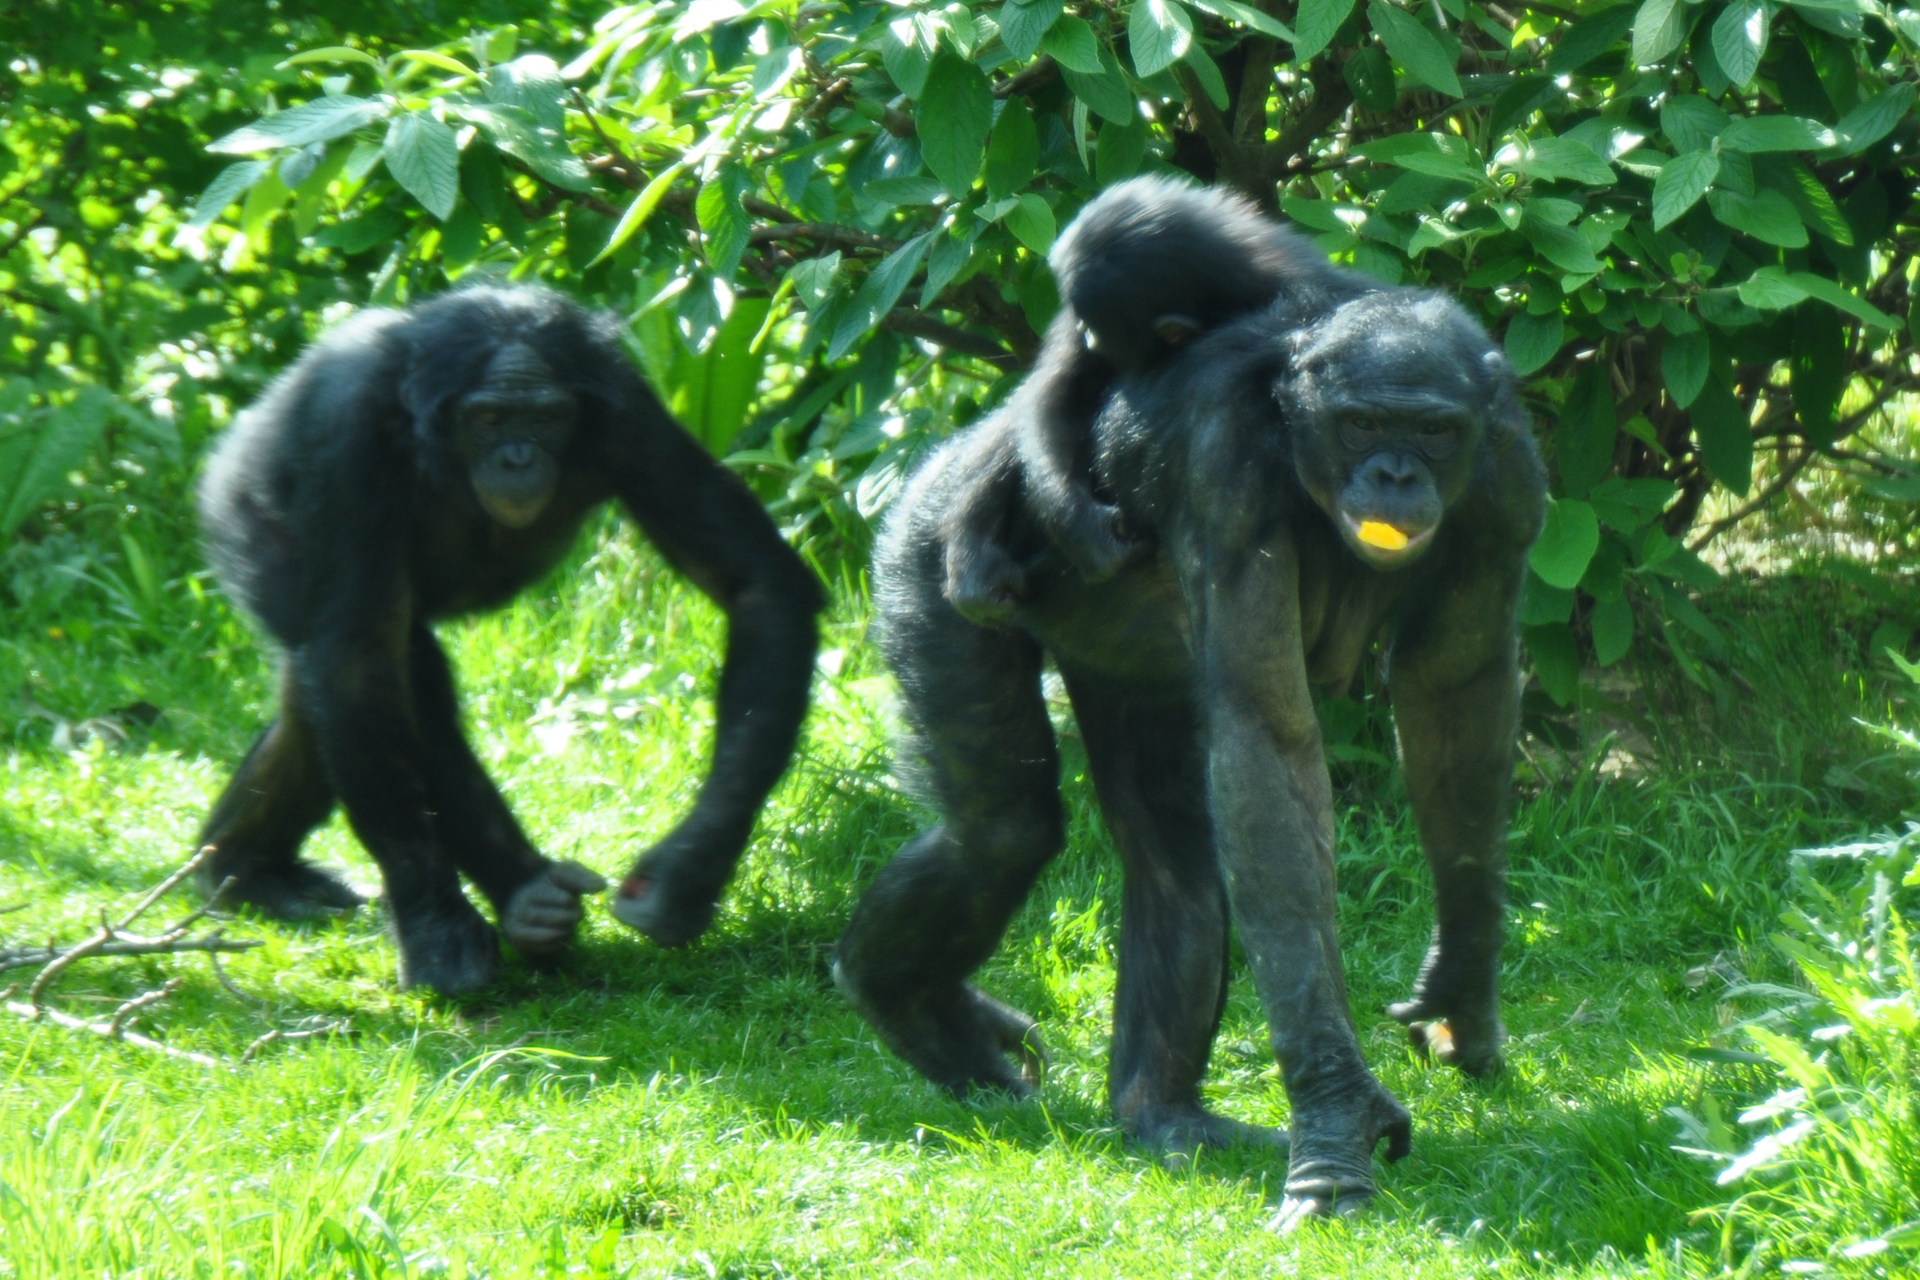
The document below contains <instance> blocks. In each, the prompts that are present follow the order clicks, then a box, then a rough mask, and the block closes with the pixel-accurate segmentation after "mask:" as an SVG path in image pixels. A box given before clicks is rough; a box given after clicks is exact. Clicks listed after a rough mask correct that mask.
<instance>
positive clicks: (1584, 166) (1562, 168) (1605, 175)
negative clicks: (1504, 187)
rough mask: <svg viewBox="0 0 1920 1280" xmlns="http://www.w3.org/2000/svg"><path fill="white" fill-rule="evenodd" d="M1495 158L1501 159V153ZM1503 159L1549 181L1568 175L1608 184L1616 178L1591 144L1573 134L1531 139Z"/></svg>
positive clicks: (1579, 179)
mask: <svg viewBox="0 0 1920 1280" xmlns="http://www.w3.org/2000/svg"><path fill="white" fill-rule="evenodd" d="M1503 154H1504V153H1503ZM1494 158H1495V159H1496V160H1500V157H1499V156H1495V157H1494ZM1500 162H1501V163H1502V164H1505V165H1506V166H1507V167H1508V168H1510V169H1517V170H1518V171H1519V172H1521V173H1524V174H1527V175H1529V176H1531V177H1535V178H1539V179H1541V180H1543V181H1546V182H1554V181H1557V180H1559V179H1562V178H1569V179H1572V180H1573V181H1575V182H1584V183H1586V184H1587V185H1588V186H1594V187H1604V186H1609V185H1611V184H1612V182H1613V166H1612V165H1610V164H1608V163H1607V162H1606V161H1605V160H1602V159H1601V158H1600V156H1599V153H1598V152H1596V151H1595V150H1594V149H1593V148H1592V147H1589V146H1587V145H1586V144H1585V143H1583V142H1576V141H1575V140H1574V139H1572V138H1541V139H1539V140H1538V141H1530V142H1527V143H1526V144H1525V145H1523V146H1521V147H1520V148H1518V154H1517V155H1515V156H1514V157H1513V159H1511V160H1501V161H1500Z"/></svg>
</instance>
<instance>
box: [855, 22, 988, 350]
mask: <svg viewBox="0 0 1920 1280" xmlns="http://www.w3.org/2000/svg"><path fill="white" fill-rule="evenodd" d="M947 56H951V55H947ZM967 65H968V66H969V67H972V66H973V64H972V63H967ZM934 69H935V71H938V70H939V67H938V65H937V64H936V65H935V68H934ZM974 70H976V71H978V70H979V68H977V67H974ZM932 240H933V233H932V232H930V231H929V232H923V233H921V234H920V235H917V236H915V237H914V238H913V239H911V240H909V241H907V242H906V243H905V244H903V245H901V246H900V247H899V248H898V249H895V250H894V251H893V252H892V253H890V254H888V255H887V257H886V259H885V260H884V261H883V262H881V263H880V265H879V266H877V267H875V268H874V269H873V270H872V271H870V272H868V273H867V278H866V280H865V281H864V282H863V283H862V284H861V285H860V292H859V293H857V294H855V295H854V298H853V305H852V306H850V307H848V308H847V312H846V314H845V315H843V316H841V317H840V323H839V324H838V325H837V326H835V328H834V331H833V341H832V342H830V343H828V344H827V359H829V360H838V359H839V358H840V357H841V356H844V355H845V354H847V352H849V351H851V350H852V349H853V344H854V343H856V342H858V341H859V340H860V338H861V337H862V336H863V335H865V334H867V333H869V332H871V331H872V330H874V329H876V328H878V327H879V325H880V322H881V321H882V320H884V319H886V316H887V313H888V312H889V311H892V310H893V304H894V303H896V302H898V301H900V295H901V294H902V293H905V292H906V289H907V285H908V284H909V283H910V282H911V281H912V280H913V273H914V272H915V271H918V270H919V269H920V260H921V259H922V258H924V257H926V256H927V249H928V248H929V247H930V245H931V242H932Z"/></svg>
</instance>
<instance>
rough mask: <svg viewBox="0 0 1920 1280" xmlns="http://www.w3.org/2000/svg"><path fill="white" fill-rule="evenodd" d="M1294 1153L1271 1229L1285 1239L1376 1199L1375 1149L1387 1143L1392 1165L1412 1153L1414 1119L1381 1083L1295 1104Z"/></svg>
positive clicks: (1292, 1152)
mask: <svg viewBox="0 0 1920 1280" xmlns="http://www.w3.org/2000/svg"><path fill="white" fill-rule="evenodd" d="M1289 1132H1290V1135H1291V1137H1292V1139H1293V1142H1292V1151H1291V1153H1290V1155H1289V1158H1288V1161H1287V1185H1286V1193H1285V1196H1284V1198H1283V1199H1282V1200H1281V1201H1280V1209H1279V1211H1278V1212H1277V1213H1275V1214H1274V1215H1273V1218H1272V1219H1271V1220H1270V1221H1269V1222H1268V1223H1267V1229H1268V1230H1270V1231H1278V1232H1281V1233H1285V1232H1288V1231H1292V1230H1293V1229H1294V1228H1296V1227H1298V1226H1299V1225H1300V1224H1301V1223H1302V1222H1304V1221H1306V1220H1307V1219H1308V1218H1325V1217H1340V1218H1344V1217H1348V1216H1350V1215H1352V1214H1354V1213H1357V1212H1359V1211H1360V1210H1361V1209H1362V1208H1364V1207H1366V1203H1367V1201H1369V1200H1371V1199H1372V1198H1373V1194H1374V1186H1373V1149H1374V1148H1375V1147H1376V1146H1378V1145H1379V1144H1380V1143H1381V1142H1382V1141H1383V1140H1384V1141H1385V1142H1386V1144H1387V1152H1386V1154H1387V1159H1388V1160H1389V1161H1393V1160H1399V1159H1401V1158H1402V1157H1404V1156H1405V1155H1406V1154H1407V1152H1408V1151H1410V1150H1412V1148H1413V1117H1412V1116H1410V1115H1409V1114H1408V1113H1407V1109H1406V1108H1405V1107H1403V1106H1401V1105H1400V1102H1399V1099H1397V1098H1395V1097H1394V1096H1393V1095H1392V1094H1390V1093H1388V1092H1387V1091H1386V1089H1385V1088H1383V1087H1382V1086H1381V1085H1380V1084H1379V1083H1378V1082H1376V1081H1374V1080H1373V1079H1372V1078H1371V1077H1369V1078H1368V1080H1367V1082H1366V1086H1365V1088H1364V1089H1362V1090H1361V1091H1359V1092H1357V1093H1352V1094H1348V1095H1345V1096H1342V1097H1335V1098H1328V1099H1324V1100H1320V1101H1316V1102H1313V1103H1311V1104H1308V1103H1304V1102H1303V1101H1301V1100H1299V1099H1296V1100H1295V1102H1294V1109H1293V1128H1292V1129H1291V1130H1290V1131H1289Z"/></svg>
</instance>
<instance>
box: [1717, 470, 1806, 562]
mask: <svg viewBox="0 0 1920 1280" xmlns="http://www.w3.org/2000/svg"><path fill="white" fill-rule="evenodd" d="M1819 456H1820V453H1819V450H1817V449H1802V450H1801V451H1800V454H1799V456H1798V457H1796V458H1794V460H1793V461H1792V462H1789V463H1788V464H1787V465H1786V466H1784V467H1782V468H1781V469H1780V474H1779V475H1777V476H1775V477H1774V478H1773V481H1772V483H1770V484H1768V485H1767V486H1766V487H1765V488H1764V489H1762V490H1760V492H1759V493H1756V494H1754V495H1753V498H1752V500H1750V501H1748V502H1745V503H1743V504H1741V506H1740V508H1739V510H1737V511H1734V512H1732V513H1731V514H1729V515H1724V516H1722V517H1720V518H1719V519H1718V520H1715V521H1714V522H1713V523H1712V524H1710V525H1708V526H1707V527H1706V530H1705V531H1704V532H1703V533H1701V535H1700V536H1699V537H1697V538H1695V539H1694V540H1693V541H1692V542H1689V543H1688V544H1687V550H1689V551H1693V552H1698V551H1699V550H1700V549H1701V548H1703V547H1705V546H1706V545H1707V544H1708V543H1709V542H1712V541H1713V540H1714V539H1715V538H1717V537H1719V536H1720V535H1721V534H1722V533H1724V532H1726V531H1727V530H1728V529H1731V528H1732V527H1733V526H1734V525H1736V524H1739V523H1740V522H1741V521H1742V520H1745V519H1746V518H1747V517H1748V516H1750V515H1752V514H1753V513H1754V512H1756V511H1758V510H1760V508H1762V507H1764V506H1766V505H1767V504H1768V503H1769V502H1772V501H1773V500H1774V498H1775V497H1776V496H1778V495H1779V493H1780V491H1781V490H1782V489H1784V488H1786V487H1787V486H1788V485H1790V484H1792V483H1793V481H1794V478H1795V477H1796V476H1798V475H1799V474H1800V473H1801V472H1802V471H1804V470H1805V469H1806V466H1807V464H1808V463H1809V462H1812V461H1813V460H1814V459H1815V458H1817V457H1819Z"/></svg>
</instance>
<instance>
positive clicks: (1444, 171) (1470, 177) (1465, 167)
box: [1353, 133, 1487, 186]
mask: <svg viewBox="0 0 1920 1280" xmlns="http://www.w3.org/2000/svg"><path fill="white" fill-rule="evenodd" d="M1353 153H1354V154H1355V155H1357V156H1360V157H1361V158H1363V159H1366V160H1372V161H1375V162H1377V163H1381V164H1391V165H1398V166H1399V167H1400V168H1402V169H1410V170H1412V171H1413V172H1415V173H1424V174H1427V175H1428V176H1430V177H1435V178H1450V179H1453V180H1455V181H1459V182H1470V183H1473V184H1474V185H1475V186H1484V185H1485V184H1486V181H1487V169H1486V160H1485V159H1484V158H1483V157H1482V156H1481V155H1480V153H1479V151H1477V150H1475V149H1474V146H1473V144H1472V143H1470V142H1468V141H1467V140H1466V139H1465V138H1459V137H1455V136H1453V135H1452V134H1444V133H1396V134H1393V135H1391V136H1390V137H1385V138H1380V139H1378V140H1376V141H1374V142H1369V143H1366V144H1364V145H1362V146H1358V147H1355V148H1354V151H1353Z"/></svg>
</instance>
